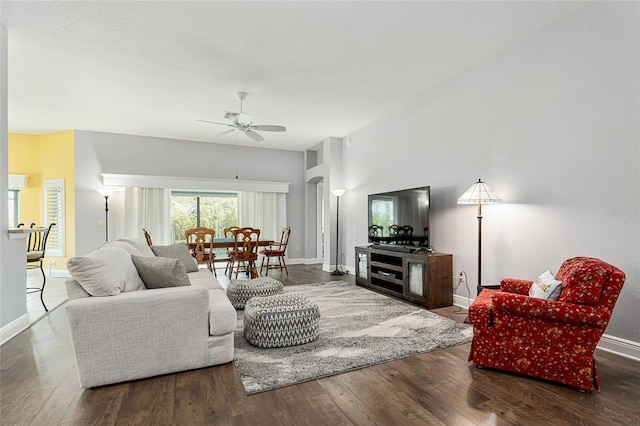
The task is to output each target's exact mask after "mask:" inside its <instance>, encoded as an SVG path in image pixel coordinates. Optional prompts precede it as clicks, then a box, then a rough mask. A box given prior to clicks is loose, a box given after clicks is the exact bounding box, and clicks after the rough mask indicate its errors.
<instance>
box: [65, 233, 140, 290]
mask: <svg viewBox="0 0 640 426" xmlns="http://www.w3.org/2000/svg"><path fill="white" fill-rule="evenodd" d="M67 269H68V270H69V273H71V276H72V277H73V279H74V280H76V281H77V282H78V283H79V284H80V285H81V286H82V288H83V289H84V290H85V291H86V292H87V293H89V294H90V295H92V296H115V295H116V294H120V293H122V292H125V291H137V290H144V289H145V286H144V283H143V282H142V280H141V279H140V276H139V275H138V270H137V269H136V267H135V265H134V264H133V261H132V260H131V254H130V253H129V252H128V251H127V250H126V249H125V248H123V247H121V246H118V245H116V244H107V245H105V246H104V247H102V248H100V249H99V250H96V251H93V252H91V253H89V254H88V255H86V256H76V257H72V258H71V259H69V261H68V262H67Z"/></svg>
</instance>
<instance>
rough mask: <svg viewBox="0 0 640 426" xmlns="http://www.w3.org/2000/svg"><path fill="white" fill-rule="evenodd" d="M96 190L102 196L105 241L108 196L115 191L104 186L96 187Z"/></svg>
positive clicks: (106, 237)
mask: <svg viewBox="0 0 640 426" xmlns="http://www.w3.org/2000/svg"><path fill="white" fill-rule="evenodd" d="M98 192H99V193H100V195H102V196H103V197H104V233H105V237H104V238H105V241H109V197H110V196H111V195H112V194H113V193H114V192H115V189H114V188H108V187H105V188H100V189H98Z"/></svg>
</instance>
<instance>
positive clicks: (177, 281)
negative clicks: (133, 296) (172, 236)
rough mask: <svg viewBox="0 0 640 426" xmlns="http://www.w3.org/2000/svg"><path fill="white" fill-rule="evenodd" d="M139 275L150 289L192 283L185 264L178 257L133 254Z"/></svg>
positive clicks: (132, 257) (132, 258)
mask: <svg viewBox="0 0 640 426" xmlns="http://www.w3.org/2000/svg"><path fill="white" fill-rule="evenodd" d="M131 260H132V261H133V264H134V265H135V266H136V269H137V270H138V275H140V278H142V282H143V283H144V285H145V287H147V288H148V289H151V288H165V287H182V286H187V285H191V282H189V277H188V276H187V271H186V270H185V269H184V265H183V264H182V262H180V261H179V260H178V259H170V258H168V257H147V256H136V255H135V254H134V255H131Z"/></svg>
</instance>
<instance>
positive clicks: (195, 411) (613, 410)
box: [0, 265, 640, 426]
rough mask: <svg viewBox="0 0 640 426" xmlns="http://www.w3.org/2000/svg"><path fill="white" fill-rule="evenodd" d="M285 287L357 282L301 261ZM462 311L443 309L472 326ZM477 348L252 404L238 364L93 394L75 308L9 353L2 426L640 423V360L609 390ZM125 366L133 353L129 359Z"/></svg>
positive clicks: (612, 359) (0, 375) (16, 341)
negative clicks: (495, 365) (74, 336)
mask: <svg viewBox="0 0 640 426" xmlns="http://www.w3.org/2000/svg"><path fill="white" fill-rule="evenodd" d="M289 273H290V275H289V278H282V276H281V275H280V273H279V272H278V271H275V272H270V275H272V276H274V277H275V278H278V279H280V278H282V281H283V282H284V283H285V284H286V285H294V284H305V283H312V282H326V281H332V280H340V279H344V280H349V281H353V279H354V278H353V275H348V276H345V277H333V276H331V275H329V273H327V272H323V271H322V270H321V269H320V267H319V266H315V265H314V266H302V265H292V266H290V267H289ZM456 310H457V308H455V307H450V308H441V309H437V310H435V312H437V313H439V314H442V315H445V316H447V317H450V318H453V319H455V320H457V321H463V319H464V312H463V313H462V314H460V313H455V312H454V311H456ZM468 351H469V344H465V345H460V346H456V347H453V348H449V349H444V350H439V351H435V352H431V353H426V354H422V355H417V356H413V357H410V358H406V359H402V360H397V361H392V362H388V363H385V364H380V365H377V366H373V367H368V368H363V369H360V370H356V371H352V372H347V373H343V374H338V375H335V376H331V377H327V378H323V379H318V380H313V381H310V382H306V383H302V384H299V385H295V386H289V387H285V388H281V389H277V390H274V391H270V392H263V393H259V394H255V395H252V396H247V395H246V394H245V393H244V389H243V387H242V384H241V383H240V380H239V378H238V375H237V373H236V370H235V368H234V366H233V364H232V363H230V364H226V365H221V366H216V367H210V368H204V369H200V370H194V371H187V372H183V373H177V374H170V375H166V376H161V377H155V378H150V379H145V380H138V381H134V382H129V383H122V384H117V385H111V386H104V387H100V388H95V389H89V390H83V389H81V388H80V386H79V384H78V379H77V376H76V370H75V359H74V355H73V350H72V347H71V341H70V337H69V332H68V328H67V319H66V315H65V311H64V307H61V308H59V309H56V310H55V311H53V312H51V314H50V315H48V316H47V317H45V318H44V319H42V320H40V321H39V322H38V323H36V324H35V325H34V326H33V327H31V328H30V329H29V330H27V331H25V332H23V333H21V334H20V335H18V336H16V337H15V338H13V339H11V340H10V341H9V342H7V343H5V344H4V345H3V346H2V347H1V348H0V367H1V372H0V382H1V383H0V386H1V388H0V410H1V412H0V424H2V425H91V424H100V425H103V424H104V425H111V424H118V425H129V424H132V425H156V424H162V425H174V424H175V425H214V424H215V425H253V424H255V425H303V424H310V425H331V426H333V425H378V424H379V425H411V424H416V425H417V424H419V425H571V424H580V425H640V362H637V361H633V360H631V359H628V358H624V357H620V356H617V355H613V354H610V353H607V352H603V351H598V352H597V354H596V357H597V361H598V368H599V373H600V381H601V389H602V390H601V391H600V392H593V393H581V392H578V391H577V390H574V389H571V388H567V387H565V386H561V385H557V384H553V383H548V382H545V381H540V380H536V379H531V378H526V377H520V376H516V375H511V374H506V373H501V372H497V371H491V370H481V369H477V368H475V367H474V366H473V365H471V364H470V363H469V362H467V354H468ZM122 357H123V362H126V357H127V354H122Z"/></svg>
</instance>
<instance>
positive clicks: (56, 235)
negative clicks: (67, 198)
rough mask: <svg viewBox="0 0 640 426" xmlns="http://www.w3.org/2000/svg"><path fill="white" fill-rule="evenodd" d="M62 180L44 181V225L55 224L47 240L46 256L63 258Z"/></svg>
mask: <svg viewBox="0 0 640 426" xmlns="http://www.w3.org/2000/svg"><path fill="white" fill-rule="evenodd" d="M64 213H65V212H64V179H48V180H45V181H44V218H45V225H43V226H49V224H51V223H55V224H56V226H54V227H53V228H51V232H50V233H49V239H48V240H47V251H46V253H47V255H48V256H60V257H64V255H65V247H64V236H65V232H64V216H65V214H64Z"/></svg>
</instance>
